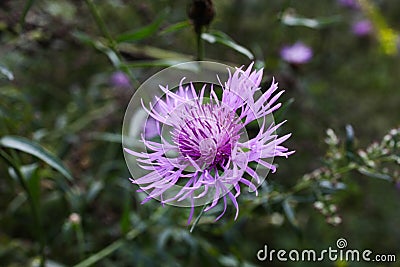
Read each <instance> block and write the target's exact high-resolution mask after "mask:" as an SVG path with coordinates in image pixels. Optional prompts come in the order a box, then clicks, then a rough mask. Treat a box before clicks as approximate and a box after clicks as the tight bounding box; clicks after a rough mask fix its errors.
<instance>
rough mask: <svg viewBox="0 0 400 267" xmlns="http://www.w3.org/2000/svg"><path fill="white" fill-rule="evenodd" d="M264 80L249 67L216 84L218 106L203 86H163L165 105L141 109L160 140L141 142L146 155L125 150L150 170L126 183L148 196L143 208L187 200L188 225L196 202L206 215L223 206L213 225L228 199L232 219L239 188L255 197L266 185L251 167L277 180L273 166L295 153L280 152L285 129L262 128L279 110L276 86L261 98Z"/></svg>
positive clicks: (161, 102) (157, 103) (214, 93)
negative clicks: (254, 128) (250, 129)
mask: <svg viewBox="0 0 400 267" xmlns="http://www.w3.org/2000/svg"><path fill="white" fill-rule="evenodd" d="M261 79H262V70H259V71H252V64H251V65H250V66H249V67H248V68H247V69H246V70H242V68H238V69H236V71H235V72H234V73H233V74H230V76H229V79H228V80H227V81H226V82H225V83H222V82H220V87H221V88H220V90H221V94H222V96H221V97H220V98H219V97H218V96H217V90H214V87H213V85H211V86H209V87H208V86H207V84H205V85H204V86H203V87H202V88H201V89H200V90H196V89H195V86H194V85H193V84H192V83H189V84H188V85H183V80H182V81H181V84H180V86H179V88H178V90H177V91H176V92H172V91H170V90H169V89H168V86H165V87H164V86H160V88H161V90H162V91H163V92H164V93H165V98H160V97H156V99H155V101H154V103H150V105H149V106H150V108H147V107H146V105H144V103H143V101H142V105H143V108H144V109H145V110H146V111H147V113H148V114H149V116H150V117H151V118H152V119H153V120H155V121H156V122H157V123H158V124H159V126H160V129H161V132H162V133H164V134H162V133H161V135H160V141H159V142H155V141H152V140H148V139H146V138H145V137H144V135H143V136H142V141H143V143H144V145H145V147H146V149H147V150H148V151H147V152H141V153H140V152H137V151H133V150H130V149H127V148H125V151H126V152H127V153H129V154H131V155H133V156H135V157H137V162H139V166H140V167H142V168H143V169H145V170H149V173H148V174H146V175H144V176H142V177H139V178H136V179H131V181H132V183H134V184H138V185H139V186H140V187H141V190H143V191H147V193H148V196H147V197H146V198H145V199H144V201H143V203H144V202H147V201H148V200H150V199H151V198H158V199H160V201H161V203H172V202H174V201H177V202H179V201H183V200H187V201H189V202H190V206H191V214H190V216H189V222H190V221H191V219H192V216H193V210H194V206H195V201H198V200H199V199H206V203H208V204H209V206H208V207H207V208H206V209H205V211H208V210H210V209H212V208H214V207H215V206H216V205H217V204H218V203H219V200H220V199H222V200H223V203H224V209H223V212H222V213H221V214H220V216H218V218H217V220H218V219H219V218H220V217H221V216H222V215H223V214H224V213H225V210H226V207H227V199H228V198H229V199H230V200H231V201H232V203H233V204H234V206H235V208H236V217H237V215H238V212H239V206H238V203H237V200H236V198H237V197H238V196H239V195H240V193H241V190H240V184H243V185H245V186H248V187H249V189H251V190H252V191H256V192H257V186H258V185H259V183H261V178H263V177H260V176H259V174H258V172H257V168H256V167H254V166H253V165H255V166H257V165H260V166H261V167H262V168H263V169H264V170H271V171H272V172H275V170H276V167H275V166H274V165H273V164H272V162H271V159H273V157H275V156H284V157H287V156H289V155H290V154H292V153H294V151H289V150H288V149H287V148H286V147H284V146H282V143H283V142H284V141H285V140H287V139H288V138H289V137H290V134H287V135H284V136H282V137H278V136H277V134H276V130H277V129H278V128H279V127H280V126H281V125H282V123H280V124H278V125H275V124H274V123H273V122H272V123H271V122H268V121H267V120H266V116H268V115H271V114H272V112H273V111H275V110H277V109H278V108H279V107H280V106H281V104H280V103H277V100H278V98H279V97H280V96H281V95H282V93H283V91H280V92H277V90H278V84H277V83H275V81H273V82H272V85H271V86H270V88H269V89H268V90H266V91H265V92H264V93H261V90H260V89H261V88H260V83H261ZM207 92H209V93H207ZM257 94H258V95H259V98H258V99H256V95H257ZM254 120H259V121H261V123H260V127H259V129H258V134H256V136H255V137H254V138H252V139H249V140H244V139H245V137H246V128H245V127H246V126H247V125H248V124H249V123H250V122H252V121H254ZM179 185H181V186H179ZM177 188H178V189H177ZM170 192H173V193H172V194H171V193H170ZM236 217H235V218H236Z"/></svg>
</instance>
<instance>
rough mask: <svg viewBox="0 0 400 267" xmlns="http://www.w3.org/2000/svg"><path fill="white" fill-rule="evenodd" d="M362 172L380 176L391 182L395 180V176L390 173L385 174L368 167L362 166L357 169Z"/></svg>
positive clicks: (375, 176)
mask: <svg viewBox="0 0 400 267" xmlns="http://www.w3.org/2000/svg"><path fill="white" fill-rule="evenodd" d="M357 170H358V171H359V172H360V173H361V174H364V175H366V176H368V177H371V178H378V179H382V180H386V181H389V182H392V181H393V178H392V177H391V176H390V175H387V174H384V173H378V172H374V170H368V169H367V168H363V167H360V168H358V169H357Z"/></svg>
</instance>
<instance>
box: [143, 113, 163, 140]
mask: <svg viewBox="0 0 400 267" xmlns="http://www.w3.org/2000/svg"><path fill="white" fill-rule="evenodd" d="M159 128H160V127H159V123H158V121H156V120H155V119H153V118H152V117H149V118H147V120H146V122H145V128H144V137H145V138H146V140H150V139H152V138H154V137H156V136H159V135H160V129H159Z"/></svg>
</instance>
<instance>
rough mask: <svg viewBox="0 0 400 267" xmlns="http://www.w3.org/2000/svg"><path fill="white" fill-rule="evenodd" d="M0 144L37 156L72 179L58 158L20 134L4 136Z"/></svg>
mask: <svg viewBox="0 0 400 267" xmlns="http://www.w3.org/2000/svg"><path fill="white" fill-rule="evenodd" d="M0 146H2V147H5V148H12V149H16V150H19V151H22V152H25V153H28V154H30V155H32V156H34V157H37V158H39V159H41V160H43V161H44V162H46V163H47V164H48V165H50V166H51V167H53V168H54V169H55V170H57V171H58V172H60V173H61V174H62V175H64V176H65V177H66V178H67V179H68V180H70V181H72V179H73V178H72V175H71V173H70V172H69V170H68V169H67V168H66V167H65V166H64V164H63V163H62V162H61V160H60V159H59V158H57V157H56V156H54V155H53V154H51V153H50V152H48V151H47V150H46V149H44V148H43V147H42V146H41V145H40V144H38V143H36V142H33V141H31V140H29V139H26V138H24V137H20V136H4V137H2V138H1V139H0Z"/></svg>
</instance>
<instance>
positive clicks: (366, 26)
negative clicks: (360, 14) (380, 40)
mask: <svg viewBox="0 0 400 267" xmlns="http://www.w3.org/2000/svg"><path fill="white" fill-rule="evenodd" d="M351 31H352V32H353V34H354V35H356V36H359V37H362V36H367V35H369V34H370V33H371V32H372V23H371V22H370V21H369V20H360V21H357V22H355V23H353V25H352V27H351Z"/></svg>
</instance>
